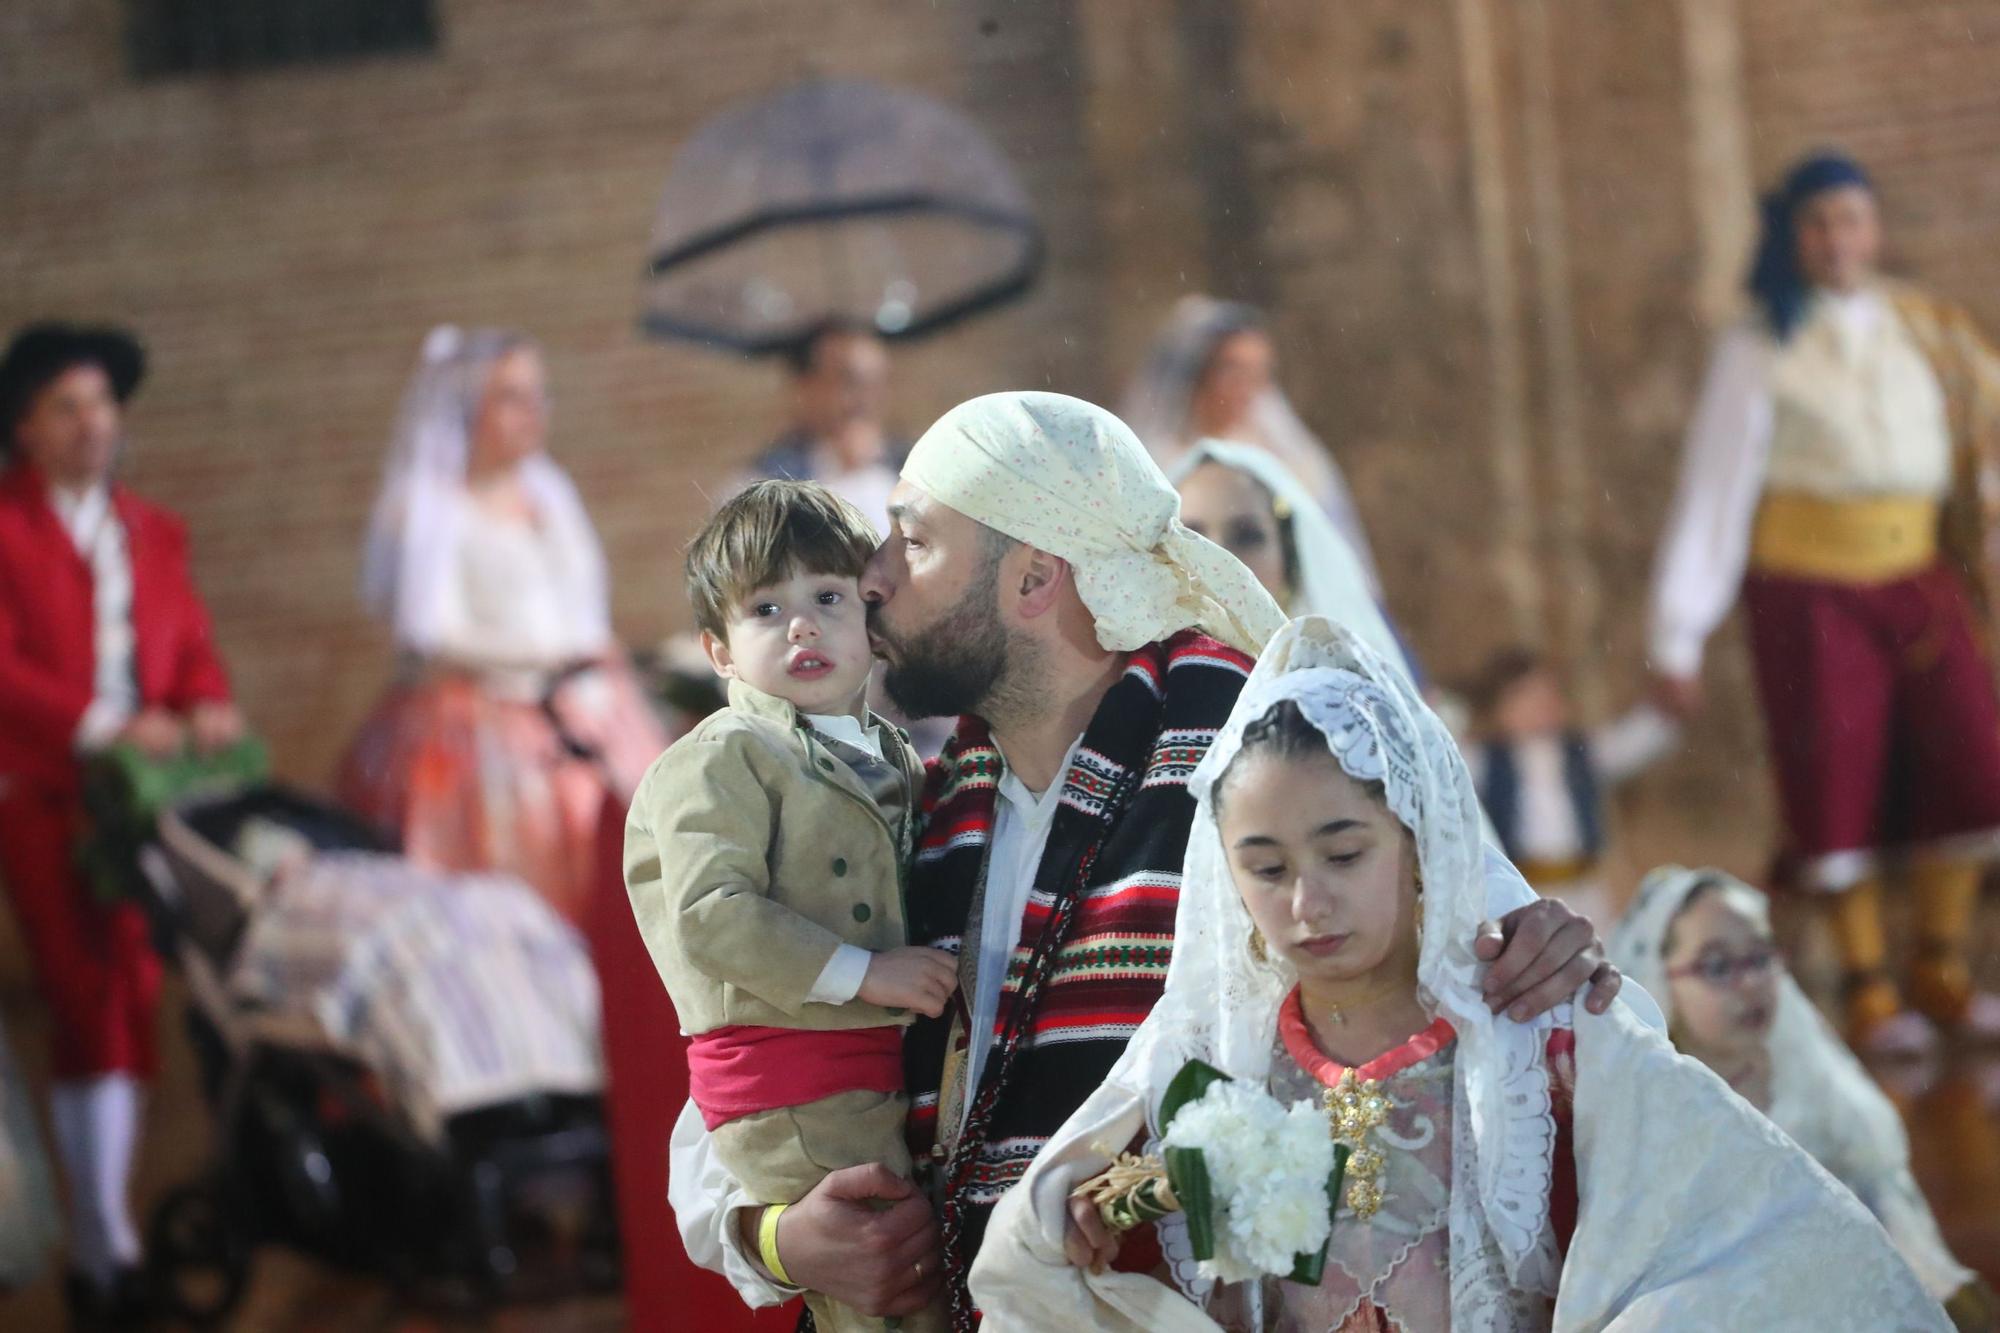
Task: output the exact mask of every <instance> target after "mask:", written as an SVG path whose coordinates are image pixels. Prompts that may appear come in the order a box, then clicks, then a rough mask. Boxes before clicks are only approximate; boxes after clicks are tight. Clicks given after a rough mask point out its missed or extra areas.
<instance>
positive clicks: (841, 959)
mask: <svg viewBox="0 0 2000 1333" xmlns="http://www.w3.org/2000/svg"><path fill="white" fill-rule="evenodd" d="M874 959H875V955H874V954H872V953H870V952H869V951H868V950H866V949H864V948H862V947H861V946H860V945H858V944H843V945H840V946H839V947H838V948H836V949H835V950H834V951H833V957H831V958H829V959H827V960H826V966H825V967H822V968H821V969H820V970H819V976H818V977H817V978H816V979H815V980H814V981H813V984H812V989H811V990H809V991H807V992H806V1003H807V1004H847V1003H849V1002H850V1001H852V1000H853V999H854V997H855V996H857V995H859V994H861V983H862V982H863V981H865V980H867V978H868V964H869V963H871V962H873V961H874Z"/></svg>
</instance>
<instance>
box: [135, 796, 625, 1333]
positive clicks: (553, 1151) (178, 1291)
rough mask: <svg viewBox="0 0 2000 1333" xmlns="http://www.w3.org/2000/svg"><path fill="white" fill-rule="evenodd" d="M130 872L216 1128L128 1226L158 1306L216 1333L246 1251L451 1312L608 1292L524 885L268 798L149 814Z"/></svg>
mask: <svg viewBox="0 0 2000 1333" xmlns="http://www.w3.org/2000/svg"><path fill="white" fill-rule="evenodd" d="M259 846H261V847H262V848H263V849H264V852H259V851H258V850H257V848H258V847H259ZM273 847H276V848H278V849H279V854H278V856H277V858H276V860H277V862H278V864H277V865H276V866H275V873H273V871H274V866H273V865H271V864H264V862H268V861H270V860H271V859H272V858H271V857H270V856H269V855H267V853H268V852H269V850H270V849H271V848H273ZM139 863H140V867H141V871H142V874H141V876H140V878H141V879H142V880H143V882H144V885H145V889H144V892H145V896H146V897H147V899H148V905H149V908H150V909H151V911H152V913H153V915H154V918H155V922H156V930H157V933H158V934H159V936H160V938H161V940H162V942H163V946H164V951H165V952H166V953H167V954H168V955H169V957H171V958H173V959H174V960H175V961H176V962H177V964H178V966H179V968H180V970H181V971H182V973H183V974H184V976H185V979H186V983H187V986H188V990H189V996H190V1003H189V1009H188V1014H187V1026H188V1030H189V1033H190V1036H191V1038H192V1042H193V1045H194V1048H195V1051H196V1053H197V1058H198V1061H199V1066H200V1069H201V1074H202V1083H203V1090H204V1093H205V1095H206V1097H207V1100H208V1103H209V1105H210V1106H211V1108H212V1109H213V1110H214V1113H215V1116H216V1123H217V1131H218V1132H217V1136H216V1151H215V1160H214V1164H213V1165H212V1166H211V1167H210V1168H209V1170H208V1172H207V1173H206V1175H205V1176H203V1177H202V1178H201V1179H199V1180H197V1181H194V1182H192V1183H189V1184H187V1185H184V1186H182V1187H180V1188H179V1189H177V1190H175V1191H174V1192H172V1193H171V1194H170V1195H169V1196H168V1197H167V1198H166V1199H165V1200H164V1201H162V1203H161V1204H160V1206H159V1208H158V1209H157V1211H156V1212H155V1213H154V1216H153V1218H152V1220H151V1225H150V1227H149V1234H148V1253H149V1258H150V1262H151V1263H152V1265H153V1266H154V1269H155V1279H156V1288H157V1291H158V1293H159V1297H160V1300H161V1302H162V1303H163V1305H164V1306H165V1307H166V1309H167V1311H168V1312H170V1313H172V1314H174V1315H176V1316H178V1317H179V1318H182V1319H185V1320H188V1321H189V1322H192V1323H196V1324H205V1323H212V1322H214V1321H217V1320H220V1319H221V1318H223V1317H224V1316H226V1315H227V1314H228V1312H229V1311H230V1310H231V1309H232V1308H233V1307H234V1306H235V1304H236V1303H237V1302H238V1300H239V1299H240V1298H241V1296H242V1294H243V1292H244V1289H245V1287H246V1285H247V1281H248V1276H249V1268H250V1261H251V1255H252V1252H253V1250H254V1248H255V1246H257V1245H259V1244H263V1243H269V1242H275V1243H279V1244H284V1245H288V1246H292V1247H295V1248H297V1249H299V1250H302V1251H305V1252H307V1253H310V1254H312V1255H313V1256H315V1257H317V1258H319V1259H322V1260H324V1261H327V1262H331V1263H334V1264H337V1265H341V1266H345V1267H349V1268H353V1269H357V1270H361V1271H365V1272H370V1273H373V1274H376V1275H379V1276H381V1277H383V1278H385V1279H387V1280H388V1281H390V1282H391V1283H393V1284H394V1285H396V1286H397V1287H398V1288H399V1289H400V1290H402V1291H404V1292H406V1293H408V1294H410V1295H412V1296H413V1297H418V1298H422V1299H426V1300H431V1301H443V1302H447V1303H454V1304H470V1305H475V1306H476V1305H485V1304H489V1303H493V1302H498V1301H503V1300H508V1301H511V1300H522V1299H536V1298H542V1297H551V1296H557V1295H563V1294H569V1293H573V1292H575V1291H578V1290H596V1289H602V1288H607V1287H610V1286H612V1285H615V1283H616V1281H617V1274H618V1241H617V1234H616V1223H615V1212H614V1209H613V1205H612V1200H611V1193H610V1190H611V1185H610V1164H609V1139H608V1137H607V1134H606V1131H605V1128H604V1117H603V1111H602V1100H601V1092H602V1072H601V1063H600V1058H599V1055H598V1051H597V1032H596V1023H597V1004H598V1000H597V994H596V989H595V982H594V978H593V976H592V974H591V970H590V964H589V961H588V958H587V957H586V956H585V954H584V950H583V946H582V944H581V942H580V941H579V940H578V939H577V937H576V936H575V935H574V933H573V932H571V931H570V929H569V927H568V926H567V925H566V924H564V923H562V922H561V921H560V920H558V919H557V918H556V917H555V916H554V915H553V914H552V913H550V912H549V911H548V909H547V908H546V907H545V906H544V905H543V904H542V903H541V901H540V899H538V898H536V897H535V896H534V894H533V893H532V892H531V891H530V890H528V889H527V888H526V886H524V885H522V884H520V883H519V882H518V881H515V880H512V879H508V878H505V877H499V876H475V875H438V874H433V873H430V872H427V871H424V870H421V869H419V868H417V867H415V866H413V865H412V864H411V863H409V862H407V861H405V860H403V859H402V858H400V857H397V856H393V855H390V854H388V853H387V852H386V850H385V849H384V848H382V847H381V845H380V843H379V840H378V839H377V838H376V836H375V835H374V834H373V833H372V832H371V831H370V830H368V829H367V828H366V827H364V826H363V825H361V824H360V822H359V821H357V820H355V819H354V818H352V817H351V816H349V815H347V814H345V813H343V812H342V811H340V810H339V809H337V808H334V807H331V806H328V805H325V804H322V803H319V802H316V801H313V800H310V799H308V798H305V797H303V796H300V795H298V794H296V793H293V792H290V791H287V790H284V789H282V788H278V787H272V786H258V787H254V788H251V789H249V790H247V791H241V792H236V793H232V794H226V795H220V796H214V795H211V796H205V797H197V798H195V799H193V800H191V801H188V802H186V803H183V804H180V805H178V806H174V807H172V808H170V809H169V810H168V811H167V812H166V813H165V814H164V815H163V816H162V817H161V818H160V820H159V823H158V836H157V840H156V841H155V842H154V843H153V844H151V845H150V846H148V847H146V848H145V849H143V851H142V853H141V855H140V857H139Z"/></svg>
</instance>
